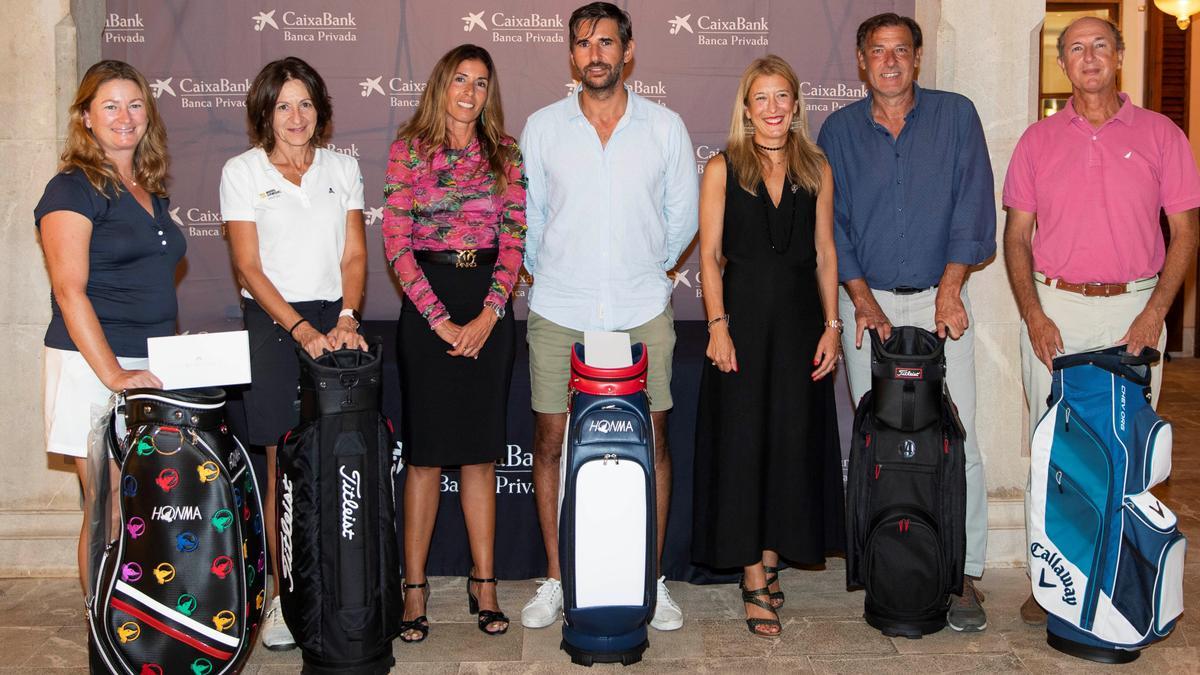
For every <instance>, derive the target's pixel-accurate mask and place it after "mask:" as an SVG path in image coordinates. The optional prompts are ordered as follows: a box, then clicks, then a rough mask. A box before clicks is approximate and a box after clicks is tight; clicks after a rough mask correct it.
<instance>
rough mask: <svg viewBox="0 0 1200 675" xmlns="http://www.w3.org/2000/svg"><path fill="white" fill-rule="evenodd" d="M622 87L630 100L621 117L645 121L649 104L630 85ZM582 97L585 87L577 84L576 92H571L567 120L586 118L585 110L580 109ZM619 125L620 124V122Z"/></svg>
mask: <svg viewBox="0 0 1200 675" xmlns="http://www.w3.org/2000/svg"><path fill="white" fill-rule="evenodd" d="M622 86H623V87H625V93H626V94H627V95H628V99H627V102H626V104H625V114H624V115H621V117H622V118H626V117H628V118H632V119H645V118H646V109H645V107H643V106H645V105H646V104H647V102H646V100H645V99H643V98H642V97H641V96H638V95H637V94H635V93H633V87H630V86H629V85H628V84H623V85H622ZM580 96H583V85H582V84H577V85H575V91H573V92H571V106H570V108H568V111H567V112H568V115H567V119H571V120H574V119H576V118H579V117H584V114H583V108H580V107H579V97H580ZM618 124H620V123H619V122H618Z"/></svg>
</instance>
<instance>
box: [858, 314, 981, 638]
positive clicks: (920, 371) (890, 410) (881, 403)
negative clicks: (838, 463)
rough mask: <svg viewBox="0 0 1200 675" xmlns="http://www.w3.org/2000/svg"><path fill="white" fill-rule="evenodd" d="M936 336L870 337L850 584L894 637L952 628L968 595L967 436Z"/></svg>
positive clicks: (871, 619) (901, 331)
mask: <svg viewBox="0 0 1200 675" xmlns="http://www.w3.org/2000/svg"><path fill="white" fill-rule="evenodd" d="M943 344H944V343H943V342H942V340H940V339H939V338H938V337H937V335H935V334H933V333H930V332H929V331H926V330H922V329H920V328H917V327H914V326H902V327H897V328H896V329H895V330H893V331H892V335H891V337H890V338H889V339H888V340H887V342H881V341H880V340H879V337H878V336H877V335H876V334H875V333H874V332H871V391H869V392H867V393H866V394H865V395H863V397H862V400H861V401H860V402H859V404H858V410H857V411H856V412H855V415H854V436H853V440H852V442H851V449H850V473H849V484H848V485H847V487H846V511H847V518H846V524H847V537H846V542H847V550H846V583H847V584H848V585H849V586H851V587H855V586H862V587H865V588H866V592H867V597H866V601H865V604H864V608H863V618H865V619H866V621H867V623H869V624H870V625H872V626H874V627H875V628H877V629H879V630H880V631H882V632H883V634H884V635H888V636H900V635H903V636H905V637H909V638H919V637H921V636H922V635H925V634H928V633H934V632H937V631H939V630H941V629H942V628H943V627H945V625H946V610H947V608H948V607H949V603H950V594H952V593H953V594H961V593H962V573H963V558H964V556H965V551H966V534H965V531H964V530H965V520H966V474H965V468H964V450H963V443H964V441H965V438H966V435H965V433H964V430H963V427H962V423H961V422H960V421H959V419H958V412H957V409H956V408H955V407H954V403H953V402H952V401H951V400H950V395H949V393H948V391H947V390H946V387H945V385H944V378H945V371H946V359H945V356H944V354H943V352H942V348H943Z"/></svg>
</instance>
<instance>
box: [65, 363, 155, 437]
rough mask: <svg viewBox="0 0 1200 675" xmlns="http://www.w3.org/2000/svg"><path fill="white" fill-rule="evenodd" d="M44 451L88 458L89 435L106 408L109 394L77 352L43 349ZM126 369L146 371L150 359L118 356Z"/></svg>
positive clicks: (110, 394)
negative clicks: (44, 387)
mask: <svg viewBox="0 0 1200 675" xmlns="http://www.w3.org/2000/svg"><path fill="white" fill-rule="evenodd" d="M43 356H44V362H45V370H44V372H43V381H44V382H45V385H46V389H45V391H46V394H45V396H46V397H45V402H44V411H45V412H44V415H45V416H44V423H45V428H46V452H56V453H59V454H63V455H69V456H71V457H87V454H88V432H89V431H91V429H92V426H93V424H94V423H95V422H96V420H98V419H99V418H100V416H101V415H103V414H104V413H105V412H106V411H107V409H108V399H109V397H110V396H112V392H111V391H109V390H108V387H106V386H104V384H103V383H102V382H100V378H98V377H96V374H95V373H94V372H92V367H91V366H89V365H88V362H87V361H86V360H85V359H84V358H83V355H82V354H80V353H79V352H75V351H68V350H64V349H54V348H52V347H45V348H44V352H43ZM117 363H119V364H121V367H122V368H125V369H126V370H145V369H146V368H147V367H148V366H149V359H143V358H129V357H125V356H118V357H117Z"/></svg>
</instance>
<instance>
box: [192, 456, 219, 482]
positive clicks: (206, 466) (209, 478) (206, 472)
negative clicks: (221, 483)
mask: <svg viewBox="0 0 1200 675" xmlns="http://www.w3.org/2000/svg"><path fill="white" fill-rule="evenodd" d="M196 473H198V474H200V482H201V483H211V482H213V481H214V480H216V479H217V477H218V476H220V475H221V470H220V469H219V468H217V463H216V462H213V461H211V460H210V461H207V462H205V463H203V464H201V465H200V466H197V467H196Z"/></svg>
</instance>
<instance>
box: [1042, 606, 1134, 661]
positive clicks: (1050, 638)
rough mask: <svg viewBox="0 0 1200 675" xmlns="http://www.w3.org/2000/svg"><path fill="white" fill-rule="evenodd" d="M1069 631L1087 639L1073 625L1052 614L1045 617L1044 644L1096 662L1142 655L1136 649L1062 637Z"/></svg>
mask: <svg viewBox="0 0 1200 675" xmlns="http://www.w3.org/2000/svg"><path fill="white" fill-rule="evenodd" d="M1052 624H1054V625H1053V628H1051V625H1052ZM1056 633H1057V634H1056ZM1071 633H1077V634H1078V636H1079V638H1080V639H1081V640H1086V639H1087V635H1086V634H1084V633H1081V632H1079V631H1077V630H1076V629H1075V628H1074V627H1073V626H1071V625H1070V624H1068V623H1067V622H1065V621H1063V620H1062V619H1060V618H1058V617H1056V616H1054V615H1053V614H1051V615H1049V616H1047V617H1046V644H1048V645H1050V646H1051V647H1053V648H1054V649H1057V650H1058V651H1060V652H1062V653H1064V654H1066V655H1068V656H1074V657H1075V658H1077V659H1086V660H1088V661H1095V662H1096V663H1132V662H1134V661H1136V660H1137V658H1138V657H1139V656H1141V655H1142V652H1141V651H1140V650H1137V649H1134V650H1129V649H1116V648H1114V647H1106V646H1101V645H1096V644H1088V643H1086V642H1080V641H1076V640H1072V639H1070V638H1067V637H1063V635H1064V634H1066V635H1069V634H1071Z"/></svg>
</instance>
